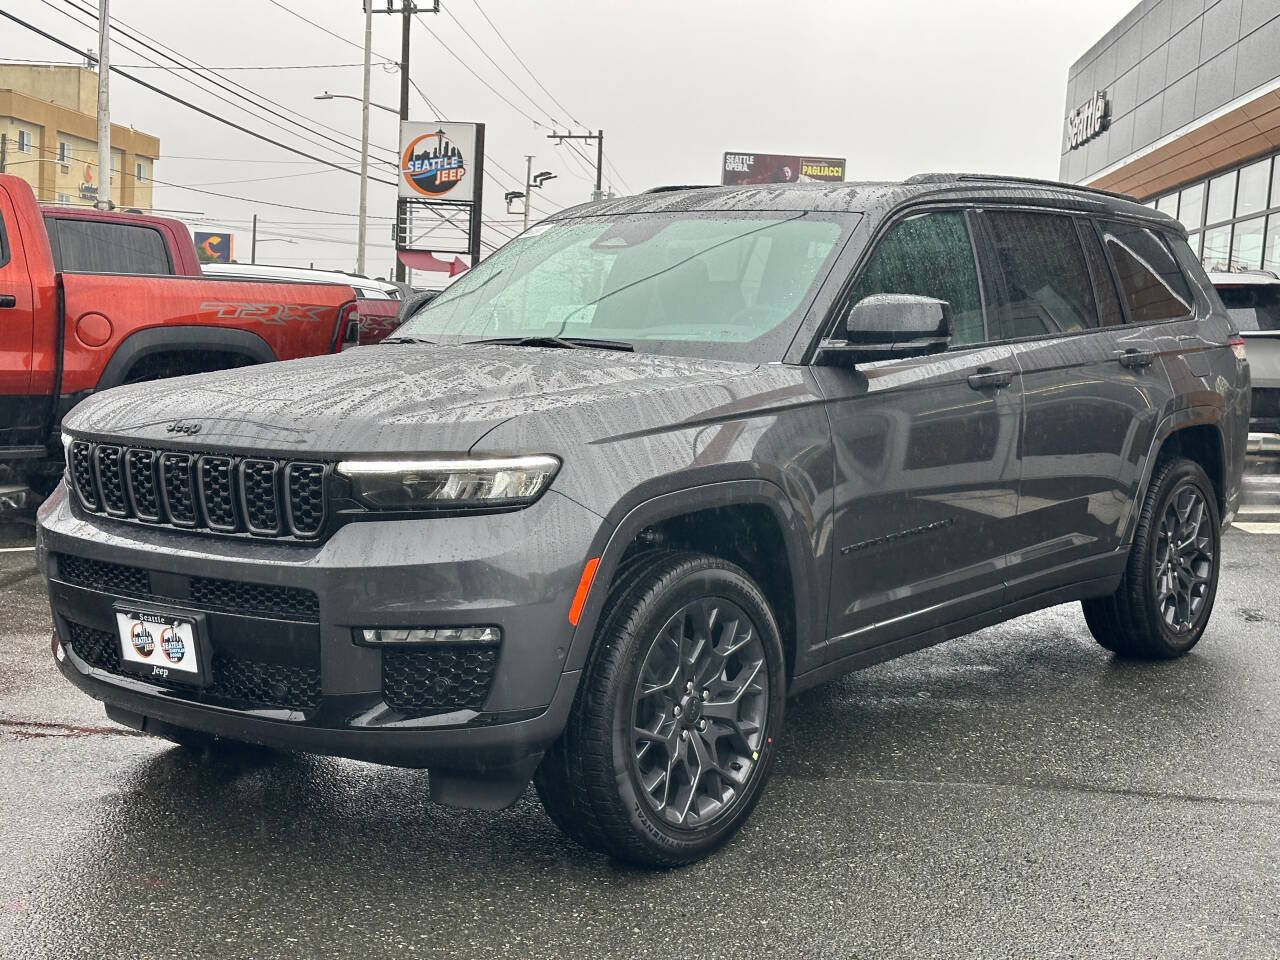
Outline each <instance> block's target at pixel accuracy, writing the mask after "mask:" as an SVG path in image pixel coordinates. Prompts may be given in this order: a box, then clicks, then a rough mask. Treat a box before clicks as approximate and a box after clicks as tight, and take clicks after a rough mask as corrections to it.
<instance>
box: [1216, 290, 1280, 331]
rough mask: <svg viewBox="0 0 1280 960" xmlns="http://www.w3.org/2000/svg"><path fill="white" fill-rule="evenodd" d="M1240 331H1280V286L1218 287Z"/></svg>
mask: <svg viewBox="0 0 1280 960" xmlns="http://www.w3.org/2000/svg"><path fill="white" fill-rule="evenodd" d="M1218 294H1219V295H1220V296H1221V297H1222V302H1223V303H1224V304H1226V307H1227V312H1228V313H1230V314H1231V319H1232V320H1233V321H1235V325H1236V328H1237V329H1239V330H1280V284H1261V283H1260V284H1255V285H1252V286H1241V287H1218Z"/></svg>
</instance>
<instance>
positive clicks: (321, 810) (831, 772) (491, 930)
mask: <svg viewBox="0 0 1280 960" xmlns="http://www.w3.org/2000/svg"><path fill="white" fill-rule="evenodd" d="M1242 519H1243V522H1242V523H1241V528H1240V529H1237V530H1235V531H1233V532H1232V533H1231V534H1230V535H1229V537H1228V538H1227V540H1226V552H1225V566H1224V572H1223V577H1222V581H1221V583H1220V585H1219V591H1218V600H1217V607H1216V611H1215V613H1214V619H1213V621H1212V623H1211V626H1210V629H1209V632H1208V634H1206V637H1205V639H1204V640H1203V642H1202V643H1201V644H1200V646H1199V647H1197V649H1196V650H1195V652H1194V653H1193V654H1192V655H1190V656H1188V657H1186V658H1184V659H1182V660H1179V661H1176V662H1172V663H1163V664H1154V665H1152V664H1138V663H1128V662H1123V661H1117V660H1115V659H1113V658H1112V657H1111V656H1110V655H1109V654H1107V653H1106V652H1105V651H1104V650H1103V649H1102V648H1101V647H1099V646H1098V645H1097V644H1095V643H1094V642H1093V640H1092V639H1091V637H1090V636H1089V635H1088V633H1087V632H1086V630H1085V627H1084V623H1083V620H1082V618H1081V616H1080V614H1079V611H1078V608H1077V607H1076V606H1075V605H1069V606H1064V607H1057V608H1054V609H1051V610H1047V611H1044V612H1043V613H1040V614H1036V615H1033V616H1028V617H1024V618H1022V619H1019V620H1015V621H1012V622H1010V623H1008V624H1005V625H1003V626H1000V627H996V628H993V629H990V630H986V631H983V632H982V633H980V634H977V635H975V636H973V637H970V638H966V639H963V640H957V641H954V642H952V643H950V644H947V645H943V646H941V647H936V648H933V649H931V650H926V651H923V652H921V653H917V654H915V655H913V656H910V657H907V658H905V659H902V660H898V661H894V662H891V663H888V664H884V665H882V666H879V667H876V668H873V669H871V670H867V671H865V672H863V673H860V674H855V675H854V676H852V677H849V678H846V679H845V680H843V681H840V682H837V683H834V684H832V685H830V686H828V687H825V688H821V689H819V690H816V691H814V692H812V693H809V694H806V695H804V696H802V697H800V698H798V699H797V700H795V701H794V702H793V703H792V704H791V706H790V714H789V717H788V721H787V726H786V745H785V749H784V751H783V752H782V754H781V757H780V762H779V766H778V768H777V771H776V774H775V777H774V779H773V781H772V784H771V786H770V789H769V791H768V792H767V794H766V797H765V799H764V801H763V802H762V804H761V806H760V808H759V810H758V812H757V814H756V816H754V817H753V818H752V820H751V821H750V822H749V823H748V824H747V826H746V828H745V830H744V831H743V833H742V835H741V836H740V838H738V839H737V840H735V841H734V842H732V843H731V844H730V845H729V846H728V847H727V848H726V849H725V850H724V851H723V852H721V853H720V854H719V855H717V856H715V857H712V858H711V859H710V860H708V861H706V862H704V863H700V864H698V865H696V866H693V867H690V868H688V869H686V870H683V871H679V872H674V873H661V872H659V873H647V872H642V871H636V870H631V869H627V868H621V867H619V866H617V865H615V864H612V863H610V862H609V861H608V860H606V859H604V858H601V857H597V856H594V855H591V854H588V853H585V852H583V851H582V850H581V849H579V848H578V847H576V846H575V845H574V844H572V843H570V842H569V841H567V840H566V839H564V838H563V837H562V836H561V835H560V834H559V833H558V832H557V831H556V829H555V828H554V827H553V826H552V824H551V823H550V821H549V820H548V819H547V818H546V816H545V814H543V812H542V809H541V807H540V806H539V805H538V803H537V801H536V798H534V797H533V795H532V792H530V793H529V794H528V795H527V796H526V797H525V798H524V799H523V800H522V801H521V802H520V803H519V804H517V805H516V806H515V807H514V808H512V809H510V810H507V811H505V812H502V813H499V814H484V813H478V812H473V811H458V810H452V809H447V808H443V807H437V806H434V805H432V804H431V803H430V802H429V801H428V800H427V799H426V774H424V773H420V772H415V771H408V770H400V769H389V768H379V767H374V766H368V765H363V764H359V763H354V762H346V761H338V760H330V759H323V758H314V757H290V756H280V755H272V754H268V753H262V752H258V751H252V750H247V749H245V750H235V749H232V750H228V751H226V752H225V753H219V754H212V755H207V756H204V757H193V756H192V755H190V754H187V753H184V752H183V751H182V750H179V749H177V748H175V747H171V746H169V745H168V744H166V743H164V742H161V741H156V740H152V739H149V738H145V737H141V736H136V735H134V734H133V733H132V732H130V731H128V730H125V729H124V728H119V727H116V726H114V725H113V724H111V723H109V722H107V721H106V719H105V718H104V716H103V715H102V713H101V709H100V707H99V705H98V704H97V703H96V702H94V701H91V700H88V699H86V698H85V697H83V696H81V695H80V694H78V693H77V692H75V691H74V690H73V689H72V688H71V687H70V686H69V685H67V684H66V683H65V682H63V681H62V680H61V679H60V678H59V677H58V676H57V673H56V671H55V669H54V666H53V662H52V659H51V657H50V656H49V648H48V632H49V618H48V610H47V606H46V600H45V596H44V591H43V588H42V586H41V582H40V578H39V576H38V574H37V573H36V572H35V570H34V565H33V554H32V552H31V551H30V549H29V547H30V544H31V541H32V526H31V521H30V520H29V518H28V519H26V520H24V519H22V518H20V517H19V518H17V519H14V518H13V517H12V516H11V517H10V520H11V522H8V523H6V524H4V525H3V526H2V527H0V549H2V550H4V551H5V552H3V553H0V751H2V752H3V759H2V760H0V808H2V809H4V810H5V812H6V813H5V816H4V817H3V819H0V918H2V919H0V931H2V933H0V937H2V939H0V954H2V955H4V956H14V957H18V956H21V957H24V958H31V960H35V958H40V957H68V956H72V957H116V956H146V957H170V956H173V957H178V956H181V957H190V956H217V957H306V956H321V955H323V956H353V957H367V956H373V955H383V956H424V957H453V956H459V957H462V956H465V957H475V956H513V957H624V956H636V957H640V956H644V957H650V956H653V955H654V954H655V953H659V954H663V955H675V956H690V957H702V956H708V957H740V956H770V955H786V956H805V957H866V958H872V957H876V958H878V957H896V956H982V957H998V956H1000V957H1002V956H1027V957H1032V956H1034V957H1059V956H1060V957H1155V956H1160V957H1173V956H1208V955H1214V956H1231V957H1240V958H1243V957H1273V956H1275V954H1276V944H1277V943H1280V901H1278V900H1277V897H1276V888H1277V882H1278V881H1280V867H1277V864H1278V863H1280V744H1278V743H1277V735H1276V731H1277V729H1278V728H1280V664H1278V663H1277V658H1276V655H1275V652H1276V631H1277V623H1280V612H1278V611H1277V609H1276V603H1275V599H1276V590H1275V586H1274V585H1275V583H1276V581H1277V578H1280V551H1277V549H1276V548H1277V546H1280V537H1277V535H1280V511H1276V510H1273V509H1272V508H1270V507H1267V506H1265V505H1255V506H1253V507H1251V508H1250V509H1249V511H1248V513H1247V515H1246V516H1245V517H1244V518H1242ZM339 867H340V869H339Z"/></svg>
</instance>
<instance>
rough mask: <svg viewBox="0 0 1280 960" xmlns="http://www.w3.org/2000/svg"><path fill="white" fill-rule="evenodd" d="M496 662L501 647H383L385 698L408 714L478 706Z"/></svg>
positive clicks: (389, 703)
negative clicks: (401, 648)
mask: <svg viewBox="0 0 1280 960" xmlns="http://www.w3.org/2000/svg"><path fill="white" fill-rule="evenodd" d="M497 667H498V648H497V647H492V646H484V647H480V646H476V647H469V646H442V647H439V648H437V649H434V650H384V651H383V652H382V698H383V699H384V700H385V701H386V702H387V705H388V706H390V707H393V708H395V709H396V710H399V711H400V712H401V713H405V714H408V715H409V716H426V715H429V714H433V713H449V712H450V711H453V710H480V709H482V708H483V707H484V702H485V700H487V699H488V697H489V687H490V686H492V685H493V675H494V672H495V671H496V670H497Z"/></svg>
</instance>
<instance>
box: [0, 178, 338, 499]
mask: <svg viewBox="0 0 1280 960" xmlns="http://www.w3.org/2000/svg"><path fill="white" fill-rule="evenodd" d="M46 221H47V222H46ZM188 257H189V259H188ZM193 266H194V275H187V276H182V275H175V274H177V273H180V272H182V271H187V270H191V269H192V267H193ZM356 318H357V312H356V304H355V293H354V291H353V290H352V288H351V287H350V286H348V285H343V284H316V283H280V282H262V281H236V280H213V279H209V278H206V277H203V276H202V275H200V274H199V264H198V263H197V262H196V261H195V249H194V247H193V246H192V245H191V238H190V235H189V234H188V233H187V232H186V228H185V227H183V226H182V224H180V223H178V222H177V221H172V220H164V219H163V218H156V217H142V216H139V215H135V214H94V213H88V212H83V211H63V210H58V209H56V208H47V209H42V208H41V207H40V206H39V204H37V203H36V200H35V196H34V195H33V194H32V192H31V188H30V187H29V186H28V185H27V184H26V182H25V181H23V180H20V179H18V178H17V177H13V176H3V175H0V463H8V464H10V465H11V466H13V467H15V468H16V469H17V472H18V473H19V474H20V475H22V476H24V477H26V478H27V479H28V480H29V481H30V482H31V483H32V486H33V487H35V488H36V489H40V487H42V486H47V485H48V481H49V478H50V477H51V476H56V470H57V469H58V468H57V463H58V462H59V461H60V459H61V455H62V450H61V444H60V443H59V442H58V425H59V423H60V422H61V420H62V416H63V414H65V413H66V412H67V410H69V409H70V408H71V407H72V406H74V405H75V404H76V403H78V402H79V401H80V400H81V399H83V398H84V397H86V396H87V395H88V394H90V393H92V392H94V391H95V390H103V389H106V388H108V387H113V386H117V385H118V384H122V383H132V382H136V381H139V380H151V379H158V378H160V377H167V376H174V375H177V374H184V373H198V372H203V371H207V370H216V369H222V368H226V367H238V366H244V365H247V364H252V363H266V362H269V361H273V360H289V359H292V358H295V357H305V356H312V355H315V354H320V353H332V352H336V351H337V350H339V349H341V347H342V346H343V345H344V341H345V340H347V339H348V338H352V339H353V338H354V337H355V336H356V335H357V332H358V330H357V326H358V325H357V323H356Z"/></svg>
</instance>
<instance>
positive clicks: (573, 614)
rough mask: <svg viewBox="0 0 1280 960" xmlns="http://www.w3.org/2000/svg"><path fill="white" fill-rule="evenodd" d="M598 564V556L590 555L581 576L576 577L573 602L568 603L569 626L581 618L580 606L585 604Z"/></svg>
mask: <svg viewBox="0 0 1280 960" xmlns="http://www.w3.org/2000/svg"><path fill="white" fill-rule="evenodd" d="M598 566H600V558H599V557H592V558H591V559H590V560H588V561H587V563H586V566H584V567H583V568H582V576H580V577H579V578H578V589H577V590H575V591H574V594H573V603H571V604H569V624H570V626H574V627H576V626H577V625H578V621H579V620H580V619H581V618H582V608H583V607H584V606H586V603H587V594H588V593H590V592H591V581H592V580H594V579H595V578H596V567H598Z"/></svg>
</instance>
